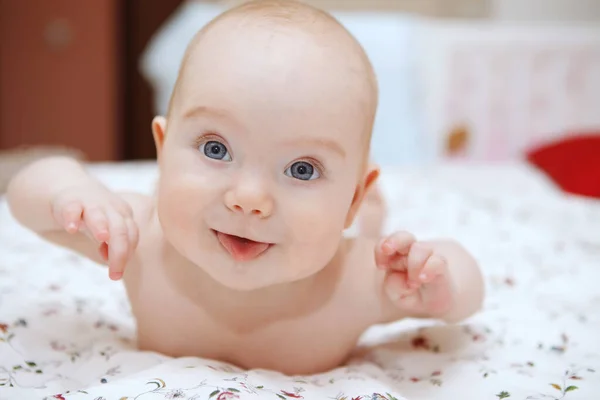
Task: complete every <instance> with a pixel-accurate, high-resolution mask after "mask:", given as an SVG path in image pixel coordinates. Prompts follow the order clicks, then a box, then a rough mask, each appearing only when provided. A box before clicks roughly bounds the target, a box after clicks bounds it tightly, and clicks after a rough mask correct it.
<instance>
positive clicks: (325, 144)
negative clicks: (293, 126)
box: [183, 106, 346, 158]
mask: <svg viewBox="0 0 600 400" xmlns="http://www.w3.org/2000/svg"><path fill="white" fill-rule="evenodd" d="M206 115H212V116H216V117H220V118H231V114H230V113H229V112H228V111H227V110H225V109H221V108H214V107H207V106H197V107H192V108H190V109H189V110H187V111H186V112H185V113H184V114H183V117H184V118H186V119H187V118H197V117H202V116H206ZM286 144H290V145H305V146H316V147H322V148H325V149H327V150H329V151H331V152H333V153H337V154H338V155H339V156H340V157H342V158H345V157H346V152H345V151H344V149H343V148H342V146H340V145H339V143H337V142H335V141H333V140H329V139H323V138H300V139H296V140H292V141H290V142H287V143H286Z"/></svg>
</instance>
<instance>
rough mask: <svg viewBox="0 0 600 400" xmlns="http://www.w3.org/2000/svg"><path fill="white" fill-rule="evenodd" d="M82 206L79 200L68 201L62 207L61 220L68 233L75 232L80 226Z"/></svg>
mask: <svg viewBox="0 0 600 400" xmlns="http://www.w3.org/2000/svg"><path fill="white" fill-rule="evenodd" d="M82 213H83V206H82V205H81V203H79V202H73V203H69V204H68V205H66V206H65V207H63V209H62V213H61V220H62V221H61V222H62V225H63V226H64V228H65V229H66V231H67V232H68V233H77V232H79V228H80V226H81V214H82Z"/></svg>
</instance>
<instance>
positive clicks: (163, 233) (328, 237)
mask: <svg viewBox="0 0 600 400" xmlns="http://www.w3.org/2000/svg"><path fill="white" fill-rule="evenodd" d="M376 108H377V85H376V79H375V76H374V73H373V70H372V67H371V64H370V62H369V60H368V58H367V56H366V55H365V53H364V51H363V49H362V48H361V46H360V45H359V44H358V43H357V42H356V41H355V39H354V38H353V37H352V36H351V35H350V34H349V33H348V32H347V31H346V30H345V29H344V28H343V27H342V26H341V25H340V24H339V23H338V22H336V20H335V19H333V18H332V17H331V16H329V15H328V14H326V13H324V12H322V11H319V10H317V9H315V8H312V7H310V6H307V5H303V4H300V3H296V2H293V1H275V0H273V1H254V2H250V3H247V4H244V5H241V6H239V7H236V8H233V9H231V10H230V11H228V12H226V13H224V14H222V15H221V16H219V17H218V18H216V19H215V20H214V21H212V22H211V23H210V24H209V25H207V26H206V27H204V28H203V29H202V30H201V31H200V32H199V33H198V34H197V35H196V36H195V38H194V39H193V40H192V42H191V43H190V45H189V48H188V50H187V53H186V55H185V59H184V61H183V64H182V67H181V70H180V74H179V78H178V81H177V85H176V87H175V89H174V92H173V96H172V99H171V104H170V108H169V112H168V113H167V115H166V116H165V117H156V118H155V119H154V121H153V122H152V132H153V134H154V139H155V141H156V148H157V151H158V165H159V170H160V179H159V184H158V188H157V191H156V194H155V196H151V197H148V196H144V195H140V194H134V193H114V192H111V191H110V190H108V189H107V188H106V187H104V186H103V185H102V184H100V183H99V182H98V181H97V180H95V179H93V178H92V177H90V176H89V175H88V174H86V172H85V171H84V169H83V168H82V167H81V166H80V165H79V164H78V163H76V162H75V161H73V160H69V159H66V158H52V159H45V160H42V161H38V162H36V163H34V164H32V165H30V166H29V167H27V168H25V169H24V170H22V171H21V172H20V173H19V174H18V175H17V176H16V177H15V179H14V180H13V181H12V182H11V184H10V186H9V191H8V201H9V205H10V207H11V210H12V212H13V214H14V216H15V217H16V218H17V219H18V220H19V221H20V222H21V223H22V224H23V225H25V226H26V227H28V228H29V229H31V230H33V231H34V232H36V233H38V234H39V235H40V236H42V237H44V238H46V239H47V240H50V241H52V242H54V243H57V244H59V245H62V246H65V247H67V248H70V249H72V250H74V251H76V252H78V253H80V254H83V255H84V256H86V257H89V258H90V259H92V260H96V261H97V262H99V263H107V264H108V270H109V276H110V278H112V279H114V280H119V279H121V278H123V280H124V284H125V287H126V290H127V295H128V297H129V300H130V302H131V307H132V311H133V314H134V316H135V319H136V322H137V329H138V343H139V347H140V348H141V349H144V350H153V351H157V352H161V353H164V354H167V355H171V356H199V357H205V358H212V359H218V360H222V361H226V362H230V363H233V364H236V365H238V366H241V367H245V368H266V369H273V370H278V371H281V372H283V373H287V374H309V373H316V372H320V371H324V370H328V369H331V368H334V367H336V366H338V365H339V364H341V363H343V362H344V361H345V360H346V358H347V357H348V355H349V354H350V352H351V351H352V350H353V348H354V347H355V345H356V342H357V340H358V338H359V337H360V335H361V334H362V333H363V332H364V331H365V330H366V329H367V328H368V327H369V326H371V325H374V324H379V323H387V322H392V321H396V320H399V319H402V318H408V317H411V318H415V317H417V318H437V319H442V320H445V321H450V322H453V321H460V320H462V319H464V318H466V317H468V316H470V315H471V314H473V313H474V312H476V311H477V310H478V309H479V308H480V306H481V303H482V298H483V284H482V278H481V274H480V271H479V268H478V266H477V263H476V262H475V261H474V260H473V258H472V257H471V256H470V255H469V253H468V252H467V251H465V250H464V249H463V248H462V247H461V246H460V245H458V244H457V243H455V242H453V241H451V240H433V241H420V240H418V239H417V238H415V237H414V236H412V235H411V234H410V233H408V232H402V231H398V232H397V233H395V234H393V235H391V236H388V237H384V238H372V237H371V235H359V237H356V238H351V239H350V238H348V239H346V238H344V237H343V235H342V233H343V231H344V229H345V228H348V227H349V226H350V225H351V224H352V223H353V221H354V219H355V217H356V216H357V214H358V212H359V208H360V206H361V203H363V200H364V199H365V197H366V196H365V195H366V193H367V192H368V191H369V190H370V189H372V188H373V187H374V185H375V183H376V181H377V177H378V174H379V172H378V169H377V168H376V167H375V166H373V165H371V164H369V162H368V154H369V142H370V137H371V130H372V127H373V120H374V117H375V112H376ZM407 190H410V188H407ZM390 207H393V204H392V205H390Z"/></svg>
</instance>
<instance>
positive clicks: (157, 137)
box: [152, 116, 167, 159]
mask: <svg viewBox="0 0 600 400" xmlns="http://www.w3.org/2000/svg"><path fill="white" fill-rule="evenodd" d="M166 131H167V119H166V118H165V117H161V116H157V117H154V119H153V120H152V135H153V136H154V144H155V145H156V155H157V157H158V159H160V154H161V153H162V148H163V144H164V142H165V132H166Z"/></svg>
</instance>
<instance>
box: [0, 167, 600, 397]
mask: <svg viewBox="0 0 600 400" xmlns="http://www.w3.org/2000/svg"><path fill="white" fill-rule="evenodd" d="M92 171H93V173H95V174H97V175H98V176H99V177H100V178H101V179H102V180H103V181H105V182H107V183H108V184H109V185H110V186H112V187H114V188H124V189H128V190H132V189H133V190H140V191H145V192H150V191H151V190H152V185H153V183H154V180H155V174H156V170H155V167H154V166H153V165H152V164H121V165H97V166H94V167H93V168H92ZM381 182H382V187H383V191H384V193H385V195H386V197H387V199H388V201H389V203H390V205H391V206H392V208H393V209H394V210H395V211H393V212H392V216H391V217H390V218H389V220H388V224H387V227H386V229H387V230H391V229H393V228H394V227H396V228H400V227H401V228H404V229H409V230H411V231H413V232H415V233H416V234H418V235H420V236H422V237H428V236H438V235H444V236H445V235H450V236H452V237H454V238H457V239H458V240H460V241H462V242H463V243H464V244H465V245H466V246H468V247H469V248H470V249H471V250H472V251H473V252H474V254H475V256H476V257H477V258H478V260H479V261H480V262H481V266H482V268H483V270H484V272H485V275H486V283H487V288H488V296H487V299H486V303H485V309H484V310H483V311H482V312H481V313H480V314H478V315H476V316H475V317H473V318H472V319H470V320H469V321H467V322H466V323H464V324H460V325H457V326H444V325H442V324H437V323H433V322H427V321H403V322H399V323H396V324H392V325H389V326H385V327H383V326H381V327H374V328H373V329H372V330H370V331H369V332H367V334H366V335H365V338H364V340H363V346H364V351H362V352H359V354H358V355H357V356H356V357H355V358H354V359H353V360H352V361H351V362H350V363H349V364H348V365H347V366H344V367H341V368H339V369H337V370H335V371H332V372H329V373H326V374H322V375H318V376H309V377H286V376H283V375H280V374H277V373H273V372H266V371H242V370H239V369H237V368H235V367H232V366H229V365H226V364H223V363H220V362H215V361H210V360H201V359H197V358H185V359H171V358H168V357H165V356H162V355H159V354H154V353H148V352H139V351H136V350H135V345H134V323H133V320H132V319H131V317H130V315H129V312H128V306H127V302H126V298H125V296H124V291H123V288H122V286H121V284H115V283H112V282H110V281H109V280H108V279H107V276H106V272H105V270H103V269H102V268H99V267H98V266H96V265H94V264H92V263H91V262H88V261H85V260H83V259H81V258H80V257H77V256H75V255H73V254H71V253H69V252H67V251H65V250H62V249H60V248H57V247H54V246H52V245H49V244H46V243H43V242H42V241H40V240H39V239H38V238H36V237H34V236H33V235H31V234H30V233H28V232H26V231H24V230H23V229H21V228H20V227H18V226H17V224H16V223H15V221H14V220H12V219H11V218H10V216H9V214H8V210H7V207H6V204H5V202H4V200H0V399H28V398H38V399H39V398H44V397H45V396H48V397H49V398H58V399H106V400H109V399H129V400H131V399H144V400H145V399H163V398H164V399H216V400H225V399H237V398H240V399H259V398H260V399H275V400H277V399H293V398H305V399H338V400H341V399H346V400H351V399H361V400H366V399H369V400H375V399H377V400H382V399H394V398H396V399H399V400H400V399H408V400H416V399H432V400H438V399H439V400H441V399H477V400H480V399H481V400H484V399H491V400H493V399H499V398H507V399H510V400H512V399H523V400H524V399H562V398H565V399H568V400H576V399H580V400H593V399H600V311H599V310H600V290H599V289H598V282H600V268H599V267H600V202H595V201H590V200H583V199H579V198H574V197H566V196H563V195H561V194H560V193H559V192H558V191H556V190H555V189H554V188H553V186H552V185H551V184H550V183H549V182H548V181H547V180H546V179H544V178H543V177H542V176H541V175H540V174H539V173H536V172H535V171H533V170H532V169H529V168H527V167H525V166H524V165H505V166H495V167H486V168H476V167H474V166H443V167H432V168H425V169H413V170H412V171H407V170H395V171H389V172H387V173H385V174H384V175H383V177H382V181H381ZM52 396H54V397H52Z"/></svg>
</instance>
